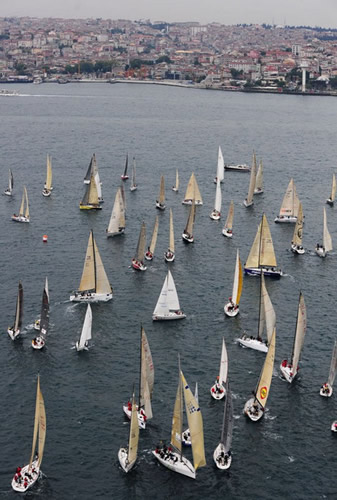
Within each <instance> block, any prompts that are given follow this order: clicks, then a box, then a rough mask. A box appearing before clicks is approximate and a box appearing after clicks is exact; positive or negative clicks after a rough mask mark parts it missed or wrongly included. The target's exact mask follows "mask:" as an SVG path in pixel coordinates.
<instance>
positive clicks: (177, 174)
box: [175, 169, 179, 191]
mask: <svg viewBox="0 0 337 500" xmlns="http://www.w3.org/2000/svg"><path fill="white" fill-rule="evenodd" d="M175 188H176V190H177V191H178V189H179V173H178V169H176V185H175Z"/></svg>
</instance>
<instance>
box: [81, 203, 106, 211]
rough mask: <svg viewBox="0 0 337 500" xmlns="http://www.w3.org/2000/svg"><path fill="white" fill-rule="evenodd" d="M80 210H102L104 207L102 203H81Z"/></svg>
mask: <svg viewBox="0 0 337 500" xmlns="http://www.w3.org/2000/svg"><path fill="white" fill-rule="evenodd" d="M80 210H102V207H101V205H100V204H96V203H95V204H93V205H81V203H80Z"/></svg>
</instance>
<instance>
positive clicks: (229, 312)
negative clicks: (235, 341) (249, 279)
mask: <svg viewBox="0 0 337 500" xmlns="http://www.w3.org/2000/svg"><path fill="white" fill-rule="evenodd" d="M231 306H232V304H231V303H230V302H228V303H227V304H225V307H224V311H225V314H226V316H229V317H230V318H234V317H235V316H236V315H237V314H239V312H240V310H239V306H234V307H231Z"/></svg>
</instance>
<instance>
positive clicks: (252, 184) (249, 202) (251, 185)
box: [243, 152, 256, 208]
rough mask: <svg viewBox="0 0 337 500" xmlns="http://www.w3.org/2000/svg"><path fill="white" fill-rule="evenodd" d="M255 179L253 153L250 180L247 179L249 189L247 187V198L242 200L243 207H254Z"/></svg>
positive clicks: (254, 158) (254, 157)
mask: <svg viewBox="0 0 337 500" xmlns="http://www.w3.org/2000/svg"><path fill="white" fill-rule="evenodd" d="M255 179H256V155H255V152H254V153H253V164H252V169H251V171H250V178H249V187H248V194H247V198H245V199H244V202H243V204H244V206H245V207H247V208H248V207H250V206H252V205H254V199H253V197H254V189H255Z"/></svg>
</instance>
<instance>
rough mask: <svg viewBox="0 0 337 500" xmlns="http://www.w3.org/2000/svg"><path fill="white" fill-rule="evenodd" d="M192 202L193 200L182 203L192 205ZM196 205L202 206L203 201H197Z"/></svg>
mask: <svg viewBox="0 0 337 500" xmlns="http://www.w3.org/2000/svg"><path fill="white" fill-rule="evenodd" d="M192 201H193V200H183V201H182V202H181V203H182V204H183V205H192ZM194 203H195V205H202V201H200V200H195V202H194Z"/></svg>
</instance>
